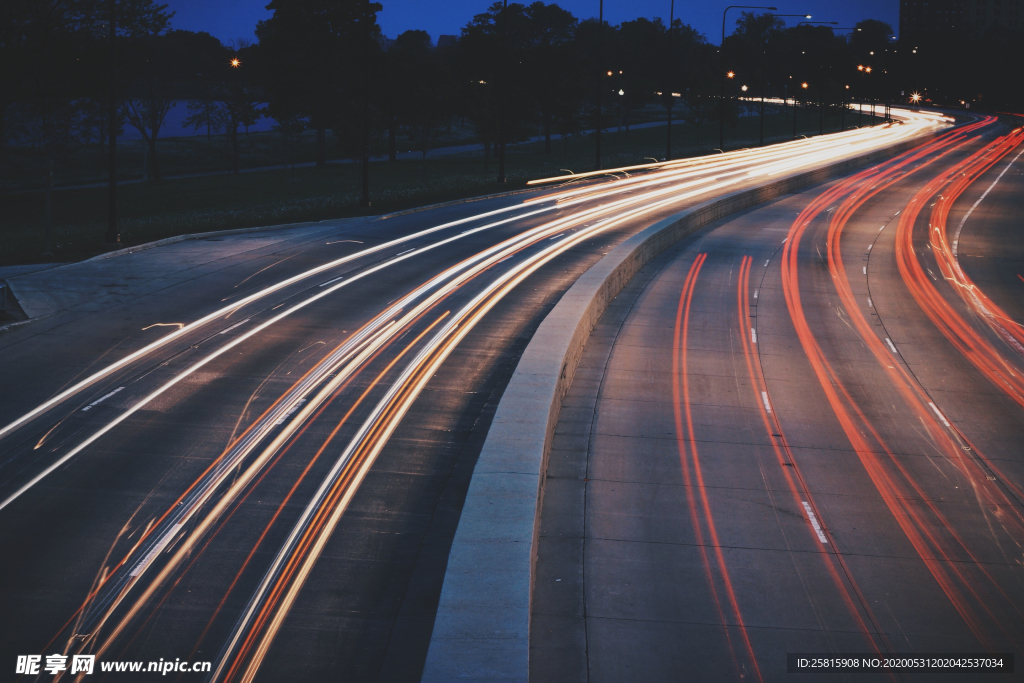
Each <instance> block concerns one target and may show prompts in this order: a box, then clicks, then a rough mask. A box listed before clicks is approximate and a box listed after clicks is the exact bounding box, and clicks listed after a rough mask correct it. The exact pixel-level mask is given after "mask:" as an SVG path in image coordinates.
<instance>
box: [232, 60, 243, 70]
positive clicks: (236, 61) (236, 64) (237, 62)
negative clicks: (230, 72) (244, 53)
mask: <svg viewBox="0 0 1024 683" xmlns="http://www.w3.org/2000/svg"><path fill="white" fill-rule="evenodd" d="M241 65H242V62H241V61H240V60H239V59H238V57H235V58H234V59H232V60H231V66H233V67H235V68H236V69H237V68H238V67H240V66H241Z"/></svg>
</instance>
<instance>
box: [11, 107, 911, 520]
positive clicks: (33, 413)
mask: <svg viewBox="0 0 1024 683" xmlns="http://www.w3.org/2000/svg"><path fill="white" fill-rule="evenodd" d="M893 111H894V112H897V110H895V109H894V110H893ZM898 113H899V115H901V116H905V117H906V118H907V119H908V121H912V122H915V123H917V126H918V127H915V126H908V127H907V128H908V130H907V131H906V133H905V135H910V134H916V133H918V132H920V127H923V126H924V125H926V124H925V123H924V122H925V121H927V120H928V117H926V116H923V115H922V113H921V112H910V111H903V110H899V112H898ZM866 132H869V131H868V129H864V130H859V131H849V132H848V133H839V134H833V135H834V136H835V137H833V135H830V136H825V137H826V138H829V140H834V139H836V138H841V137H843V136H848V135H857V134H861V135H863V134H865V133H866ZM812 140H813V144H814V146H817V145H828V144H830V143H829V140H825V139H822V138H814V139H812ZM875 140H876V144H878V143H879V142H881V143H886V142H888V140H887V139H883V138H877V137H876V138H875ZM801 143H804V144H806V143H807V141H795V142H793V143H781V144H779V145H774V146H772V150H769V151H767V152H766V151H761V152H759V154H772V153H774V154H781V153H786V150H787V149H788V148H789V146H790V145H799V144H801ZM809 148H810V149H813V146H811V147H809ZM730 154H733V155H740V154H746V155H748V159H755V160H756V159H757V158H758V157H757V156H755V155H753V154H752V153H751V152H741V153H736V152H733V153H730ZM708 158H710V159H715V160H716V162H717V160H718V159H720V158H722V155H720V156H714V157H708ZM716 162H713V163H712V164H708V165H709V166H711V165H714V163H716ZM669 163H672V164H676V165H678V164H680V163H686V164H694V163H699V162H695V161H693V160H685V161H676V162H669ZM635 180H636V179H635ZM621 182H629V181H628V180H627V181H621ZM578 191H579V192H588V193H589V192H593V191H594V190H592V189H591V188H582V189H580V190H578ZM570 192H573V191H570ZM563 196H564V193H563ZM550 199H551V197H539V198H535V199H531V200H528V201H527V202H524V203H523V204H517V205H513V206H508V207H503V208H500V209H495V210H492V211H488V212H484V213H480V214H476V215H473V216H468V217H466V218H461V219H458V220H455V221H450V222H447V223H444V224H441V225H437V226H434V227H432V228H428V229H425V230H421V231H419V232H416V233H413V234H411V235H407V236H405V237H401V238H397V239H394V240H390V241H388V242H384V243H382V244H379V245H376V246H373V247H369V248H366V249H363V250H361V251H359V252H356V253H354V254H350V255H348V256H344V257H342V258H340V259H335V260H333V261H330V262H328V263H325V264H323V265H320V266H317V267H315V268H311V269H309V270H306V271H304V272H302V273H298V274H296V275H294V276H292V277H289V278H286V279H285V280H282V281H280V282H277V283H275V284H273V285H271V286H269V287H265V288H263V289H261V290H258V291H256V292H254V293H252V294H250V295H248V296H246V297H244V298H242V299H240V300H238V301H236V302H234V303H232V304H229V305H227V306H224V307H222V308H220V309H218V310H216V311H214V312H212V313H209V314H207V315H205V316H203V317H201V318H199V319H198V320H196V321H194V322H191V323H189V324H187V325H181V327H180V328H179V329H178V330H176V331H174V332H172V333H170V334H168V335H165V336H164V337H161V338H160V339H158V340H156V341H154V342H151V343H150V344H147V345H146V346H144V347H143V348H141V349H138V350H137V351H134V352H132V353H130V354H128V355H127V356H125V357H123V358H121V359H120V360H118V361H116V362H114V363H112V364H110V365H108V366H106V367H104V368H102V369H101V370H98V371H97V372H95V373H93V374H91V375H89V376H88V377H86V378H85V379H83V380H81V381H79V382H77V383H75V384H74V385H72V386H71V387H69V388H67V389H65V390H63V391H61V392H60V393H58V394H57V395H55V396H54V397H52V398H50V399H48V400H47V401H44V402H43V403H41V404H40V405H38V406H37V407H35V408H33V409H32V410H30V411H29V412H27V413H25V414H24V415H22V416H21V417H19V418H18V419H16V420H14V421H13V422H11V423H9V424H7V425H5V426H4V427H2V428H0V438H3V437H4V436H6V435H7V434H9V433H11V432H12V431H14V430H15V429H17V428H18V427H20V426H22V425H24V424H26V423H27V422H29V421H31V420H32V419H34V418H36V417H38V416H40V415H42V414H43V413H45V412H46V411H48V410H49V409H51V408H53V407H54V406H57V405H59V404H60V403H62V402H64V401H65V400H67V399H69V398H71V397H72V396H74V395H76V394H78V393H79V392H81V391H83V390H85V389H87V388H88V387H90V386H91V385H93V384H95V383H96V382H98V381H100V380H102V379H103V378H104V377H107V376H109V375H110V374H112V373H114V372H116V371H117V370H119V369H121V368H124V367H126V366H128V365H129V364H131V363H133V362H134V361H136V360H139V359H142V358H144V357H145V356H147V355H148V354H150V353H152V352H153V351H156V350H158V349H160V348H162V347H163V346H166V345H167V344H169V343H171V342H173V341H175V340H177V339H181V338H182V337H184V336H185V335H187V334H190V333H191V332H193V331H195V330H197V329H199V328H200V327H202V326H203V325H206V324H208V323H210V322H213V321H215V320H217V319H218V318H220V317H222V316H225V315H228V314H230V313H233V312H234V311H236V310H238V309H240V308H242V307H244V306H246V305H248V304H250V303H253V302H255V301H258V300H259V299H262V298H264V297H266V296H269V295H270V294H272V293H274V292H277V291H280V290H281V289H284V288H286V287H288V286H290V285H292V284H296V283H299V282H301V281H302V280H305V279H308V278H311V277H313V276H314V275H317V274H319V273H322V272H325V271H327V270H330V269H332V268H336V267H338V266H340V265H343V264H345V263H349V262H352V261H354V260H357V259H360V258H362V257H365V256H367V255H370V254H373V253H377V252H379V251H383V250H387V249H389V248H392V247H395V246H397V245H400V244H404V243H406V242H409V241H411V240H415V239H418V238H421V237H424V236H427V235H430V234H433V233H435V232H438V231H441V230H446V229H448V228H452V227H456V226H459V225H464V224H466V223H470V222H473V221H477V220H482V219H485V218H489V217H492V216H496V215H500V214H503V213H508V212H512V211H516V210H520V209H523V208H529V207H531V206H532V205H533V204H535V203H538V202H545V201H550ZM584 199H585V198H584ZM556 201H557V200H556ZM557 208H561V207H558V206H551V207H546V208H544V209H541V210H540V211H537V213H542V212H546V211H552V210H556V209H557ZM530 215H535V214H534V213H531V212H527V213H524V214H522V215H519V216H517V217H515V218H513V219H510V221H511V220H519V219H522V218H525V217H528V216H530ZM510 221H500V222H498V223H495V224H492V226H490V227H494V226H496V225H501V224H503V223H507V222H510ZM473 232H476V231H467V232H466V233H463V234H472V233H473ZM392 263H393V261H392ZM176 324H179V323H176ZM179 325H180V324H179ZM5 504H6V502H5V503H4V504H0V508H2V507H3V506H4V505H5Z"/></svg>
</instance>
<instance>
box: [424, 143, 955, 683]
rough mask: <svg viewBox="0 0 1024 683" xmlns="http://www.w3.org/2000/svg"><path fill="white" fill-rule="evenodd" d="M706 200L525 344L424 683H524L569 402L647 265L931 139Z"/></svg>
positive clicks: (649, 239)
mask: <svg viewBox="0 0 1024 683" xmlns="http://www.w3.org/2000/svg"><path fill="white" fill-rule="evenodd" d="M934 136H935V134H934V133H932V134H928V135H924V136H921V137H918V138H915V139H912V140H909V141H906V142H902V143H899V144H897V145H894V146H893V147H889V148H887V149H884V150H879V151H876V152H872V153H870V154H866V155H861V156H859V157H853V158H850V159H847V160H845V161H841V162H837V163H835V164H831V165H829V166H826V167H823V168H820V169H817V170H814V171H807V172H803V173H798V174H794V175H791V176H788V177H784V178H781V179H778V180H775V181H773V182H770V183H766V184H764V185H761V186H758V187H755V188H751V189H747V190H740V191H736V192H733V193H731V194H728V195H725V196H724V197H719V198H716V199H712V200H709V201H707V202H704V203H702V204H699V205H697V206H695V207H692V208H690V209H687V210H686V211H683V212H681V213H679V214H676V215H675V216H671V217H669V218H666V219H664V220H662V221H659V222H658V223H655V224H654V225H651V226H650V227H648V228H645V229H644V230H642V231H640V232H639V233H637V234H636V235H634V236H632V237H630V238H629V239H627V240H625V241H624V242H622V243H621V244H620V245H618V246H617V247H615V248H614V249H612V251H610V252H608V254H606V255H605V256H604V257H603V258H602V259H601V260H600V261H598V262H597V263H596V264H594V266H593V267H591V268H590V269H589V270H588V271H587V272H586V273H584V274H583V276H582V277H580V279H579V280H577V281H576V283H575V284H574V285H573V286H572V287H571V288H570V289H569V291H568V292H566V293H565V295H564V296H563V297H562V298H561V300H560V301H559V302H558V304H557V305H556V306H555V307H554V308H553V309H552V311H551V312H550V313H549V314H548V316H547V317H546V318H545V319H544V321H543V322H542V323H541V325H540V327H539V328H538V329H537V332H536V333H535V334H534V336H533V339H532V340H531V341H530V343H529V345H528V346H527V347H526V350H525V351H524V352H523V356H522V358H521V359H520V361H519V364H518V366H517V367H516V370H515V372H514V374H513V376H512V379H511V380H510V381H509V384H508V387H507V388H506V389H505V393H504V394H503V395H502V398H501V401H500V402H499V404H498V408H497V411H496V413H495V416H494V420H493V422H492V424H491V428H490V431H489V432H488V434H487V440H486V441H485V443H484V446H483V448H482V450H481V452H480V457H479V459H478V460H477V464H476V467H475V469H474V471H473V478H472V480H471V482H470V485H469V491H468V492H467V494H466V501H465V504H464V506H463V508H462V516H461V518H460V519H459V526H458V529H457V531H456V533H455V539H454V541H453V542H452V547H451V552H450V554H449V557H448V568H447V571H446V573H445V578H444V587H443V588H442V591H441V599H440V603H439V604H438V609H437V616H436V618H435V620H434V631H433V635H432V637H431V641H430V649H429V651H428V653H427V660H426V665H425V667H424V671H423V677H422V680H423V681H424V682H425V683H448V682H449V681H518V682H521V683H527V681H528V680H529V653H530V613H531V603H532V597H533V570H534V566H535V563H536V548H537V535H538V531H539V529H540V509H541V502H542V500H543V496H544V474H545V472H546V470H547V459H548V452H549V450H550V445H551V440H552V437H553V435H554V430H555V425H556V424H557V423H558V414H559V411H560V410H561V405H562V397H563V396H564V395H565V393H566V391H567V390H568V389H569V385H570V384H571V383H572V378H573V375H574V373H575V371H576V366H577V364H578V363H579V359H580V356H581V355H582V353H583V347H584V345H585V344H586V342H587V339H588V338H589V337H590V331H591V330H592V329H593V327H594V325H595V324H597V322H598V320H599V319H600V318H601V315H602V314H603V313H604V311H605V309H606V308H607V307H608V304H609V302H611V300H612V299H614V298H615V296H616V295H617V294H618V293H619V292H620V291H621V290H622V288H623V287H624V286H625V285H626V283H627V282H628V281H629V280H630V278H632V277H633V275H634V274H636V272H637V271H639V270H640V268H642V267H643V266H644V264H646V263H647V262H648V261H650V260H651V259H652V258H654V256H655V255H657V254H658V253H659V252H661V251H662V250H663V249H665V248H666V247H668V246H669V245H671V244H672V243H674V242H676V241H677V240H679V239H681V238H682V237H684V236H686V235H688V234H689V233H691V232H693V231H695V230H697V229H699V228H701V227H703V226H705V225H707V224H708V223H711V222H712V221H715V220H717V219H719V218H721V217H723V216H726V215H728V214H730V213H733V212H735V211H739V210H741V209H745V208H747V207H750V206H754V205H755V204H760V203H762V202H765V201H768V200H770V199H773V198H775V197H778V196H780V195H783V194H787V193H790V192H793V191H794V190H797V189H800V188H804V187H807V186H810V185H814V184H817V183H821V182H824V181H826V180H829V179H831V178H834V177H838V176H842V175H846V174H847V173H849V172H850V171H852V170H854V169H857V168H860V167H863V166H867V165H870V164H871V163H874V162H876V161H881V160H883V159H886V158H889V157H891V156H894V155H896V154H899V153H901V152H903V151H906V150H908V149H911V148H913V147H916V146H917V145H920V144H922V143H923V142H926V141H927V140H929V139H931V138H932V137H934Z"/></svg>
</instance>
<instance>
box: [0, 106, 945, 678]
mask: <svg viewBox="0 0 1024 683" xmlns="http://www.w3.org/2000/svg"><path fill="white" fill-rule="evenodd" d="M934 126H935V124H934V122H932V121H922V122H921V124H920V128H918V130H928V129H929V128H930V127H932V128H934ZM910 128H911V126H903V127H901V126H894V127H892V128H890V127H880V128H877V129H873V130H865V131H854V132H850V133H847V134H845V135H844V136H841V137H839V138H830V139H812V140H807V141H800V142H797V143H792V144H791V145H786V146H777V147H773V148H768V149H766V150H761V151H758V150H754V151H741V152H737V153H732V154H729V155H722V156H720V157H715V158H713V159H711V160H702V161H699V162H681V163H679V164H677V165H674V166H669V167H665V168H663V169H661V170H659V171H658V172H655V173H649V174H645V175H639V176H637V175H633V176H630V175H628V174H620V175H619V176H618V179H616V180H614V181H613V180H610V179H605V181H604V182H597V183H596V184H592V185H569V186H565V187H560V188H555V189H547V190H538V191H536V192H533V193H527V194H519V195H513V196H506V197H498V198H492V199H488V200H484V201H479V202H471V203H465V204H460V205H455V206H448V207H439V208H436V209H432V210H428V211H423V212H419V213H413V214H406V215H403V216H398V217H393V218H388V219H378V220H371V221H366V222H362V223H355V224H346V225H345V226H344V227H339V228H337V229H336V230H334V231H332V230H330V229H328V230H325V231H314V232H304V233H302V235H303V236H302V237H296V238H295V239H293V240H285V241H278V242H275V243H273V245H271V246H267V247H265V248H263V249H256V250H249V251H244V252H240V253H238V254H237V255H235V256H231V257H226V258H225V259H223V263H219V264H217V265H218V267H216V268H207V269H206V270H203V271H202V272H201V273H197V274H195V276H194V277H189V276H188V275H187V274H186V275H180V274H179V275H178V276H176V277H175V278H174V279H172V280H167V281H154V282H153V283H152V285H151V286H147V287H145V288H143V289H144V290H145V291H144V292H143V293H142V294H141V295H140V296H138V297H135V298H131V297H129V298H128V299H127V300H123V301H120V303H117V304H116V305H99V304H97V305H96V306H95V308H94V310H90V307H89V306H84V307H83V306H78V307H76V308H74V309H73V310H65V311H63V312H58V313H56V314H54V315H51V316H49V317H45V318H42V319H40V320H38V321H35V322H32V323H29V324H27V325H22V326H19V327H17V328H12V329H9V330H8V331H7V332H6V333H4V334H3V335H2V336H0V376H2V377H3V378H4V379H3V391H2V392H0V425H5V426H0V518H2V520H3V523H2V524H0V548H3V549H4V550H3V552H4V557H5V560H4V561H3V562H2V563H0V614H2V615H3V617H2V620H0V621H2V633H0V642H2V645H0V650H2V652H0V661H3V662H5V663H11V662H14V661H15V659H16V656H18V655H37V654H38V655H50V654H62V655H75V654H93V655H95V656H96V657H97V660H98V661H100V662H110V661H122V662H125V661H127V662H131V661H141V662H151V661H158V660H160V659H163V660H165V661H172V660H173V661H177V660H181V661H186V662H210V663H211V671H210V672H209V674H206V675H207V676H209V678H210V679H211V680H253V679H254V678H255V679H256V680H267V681H277V680H327V679H331V680H335V679H338V680H353V681H361V680H381V681H384V680H417V679H418V677H419V674H420V671H421V669H422V665H423V660H424V658H425V656H426V648H427V645H428V643H429V636H430V630H431V627H432V623H433V615H434V611H435V610H436V605H437V600H438V596H439V593H440V588H441V583H442V579H443V575H444V568H445V562H446V558H447V552H448V548H449V546H450V543H451V538H452V535H453V533H454V530H455V527H456V525H457V522H458V516H459V511H460V508H461V503H462V500H463V498H464V495H465V490H466V488H467V486H468V482H469V478H470V476H471V474H472V468H473V464H474V462H475V458H476V455H477V453H478V451H479V448H480V445H481V443H482V440H483V438H484V436H485V435H486V429H487V425H488V422H489V420H490V415H491V413H492V411H493V409H494V406H495V405H496V403H497V400H498V398H499V397H500V394H501V390H502V388H503V386H504V383H505V382H506V381H507V378H508V377H509V375H510V373H511V370H512V369H513V367H514V364H515V360H516V359H517V357H518V355H519V353H520V352H521V350H522V348H523V347H524V345H525V343H526V341H527V340H528V339H529V336H530V334H531V332H532V330H533V329H534V328H535V327H536V326H537V325H538V324H539V321H540V320H541V319H542V317H543V315H544V314H545V312H546V311H547V310H549V308H550V307H551V306H552V305H553V304H554V302H556V301H557V299H558V297H559V296H560V295H561V293H562V292H564V291H565V290H566V289H567V288H568V287H569V286H570V285H571V283H572V282H573V281H574V280H575V278H576V277H578V275H579V274H581V273H582V272H583V271H584V270H585V269H586V268H587V267H589V266H590V265H592V264H593V263H594V262H596V260H597V259H599V258H600V257H601V255H602V254H603V253H605V252H606V251H607V250H608V249H609V248H610V247H611V246H612V245H614V244H616V243H618V242H619V241H621V240H622V239H625V238H626V237H627V236H629V235H630V234H633V233H634V232H635V231H637V230H639V229H641V228H642V227H645V226H646V225H649V224H650V223H652V222H653V221H656V220H658V219H660V218H662V217H665V216H667V215H670V214H672V213H674V212H676V211H679V210H680V209H681V208H684V207H685V206H687V205H692V204H694V203H696V202H699V201H702V200H704V199H707V198H708V197H710V196H714V195H715V194H720V193H722V192H725V191H729V190H735V189H741V188H743V187H748V186H750V185H752V184H756V183H759V182H763V180H764V178H765V177H770V174H772V173H779V172H785V171H789V170H799V169H800V168H813V167H814V166H815V165H816V164H821V163H825V162H827V161H829V160H834V159H836V158H839V157H842V156H843V155H852V154H856V153H863V152H864V151H867V150H870V149H872V148H874V147H877V146H879V145H885V144H891V142H892V141H893V140H895V139H898V138H899V136H901V135H906V134H907V130H909V129H910ZM214 239H217V238H214ZM201 247H202V243H196V248H201ZM120 258H127V257H120ZM115 261H116V260H115ZM116 263H121V264H122V265H123V263H124V262H121V261H116ZM119 267H120V266H119ZM70 272H73V271H70ZM136 275H137V277H139V278H140V279H142V280H145V277H146V274H145V273H142V272H140V273H137V274H136ZM130 277H134V276H130ZM4 666H5V667H6V666H8V664H5V665H4ZM61 676H63V677H65V678H66V679H67V680H72V679H76V677H75V676H71V675H70V674H69V673H64V674H61ZM110 677H111V678H118V676H115V675H113V674H111V676H110ZM77 678H80V676H79V677H77ZM179 678H180V679H181V680H186V679H188V680H197V679H198V678H199V676H198V675H197V674H194V673H189V674H180V675H179ZM120 679H121V680H124V678H123V677H122V678H120Z"/></svg>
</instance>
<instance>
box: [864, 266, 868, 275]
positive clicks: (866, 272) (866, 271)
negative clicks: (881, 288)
mask: <svg viewBox="0 0 1024 683" xmlns="http://www.w3.org/2000/svg"><path fill="white" fill-rule="evenodd" d="M864 274H865V275H867V274H868V267H867V266H864Z"/></svg>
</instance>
